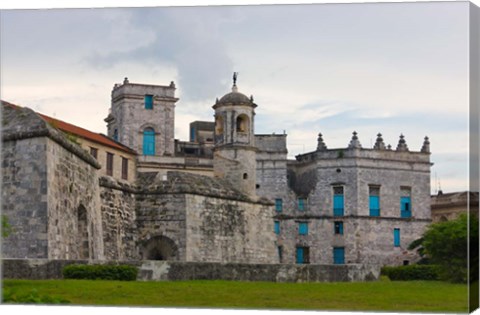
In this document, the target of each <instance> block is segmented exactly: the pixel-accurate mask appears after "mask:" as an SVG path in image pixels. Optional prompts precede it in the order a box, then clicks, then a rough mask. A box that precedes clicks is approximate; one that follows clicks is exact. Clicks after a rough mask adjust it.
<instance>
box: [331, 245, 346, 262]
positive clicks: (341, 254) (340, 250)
mask: <svg viewBox="0 0 480 315" xmlns="http://www.w3.org/2000/svg"><path fill="white" fill-rule="evenodd" d="M333 264H334V265H344V264H345V247H333Z"/></svg>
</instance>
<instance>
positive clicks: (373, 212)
mask: <svg viewBox="0 0 480 315" xmlns="http://www.w3.org/2000/svg"><path fill="white" fill-rule="evenodd" d="M370 216H372V217H378V216H380V197H379V196H370Z"/></svg>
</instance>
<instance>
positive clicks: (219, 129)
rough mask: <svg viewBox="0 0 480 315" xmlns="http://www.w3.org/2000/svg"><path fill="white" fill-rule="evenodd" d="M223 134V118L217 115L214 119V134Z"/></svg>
mask: <svg viewBox="0 0 480 315" xmlns="http://www.w3.org/2000/svg"><path fill="white" fill-rule="evenodd" d="M222 133H223V117H222V116H220V115H218V116H216V117H215V134H217V135H221V134H222Z"/></svg>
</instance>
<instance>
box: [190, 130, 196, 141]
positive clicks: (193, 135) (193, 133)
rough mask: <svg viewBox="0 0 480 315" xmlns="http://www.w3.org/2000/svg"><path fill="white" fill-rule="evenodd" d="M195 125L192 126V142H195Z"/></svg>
mask: <svg viewBox="0 0 480 315" xmlns="http://www.w3.org/2000/svg"><path fill="white" fill-rule="evenodd" d="M195 141H196V140H195V127H190V142H195Z"/></svg>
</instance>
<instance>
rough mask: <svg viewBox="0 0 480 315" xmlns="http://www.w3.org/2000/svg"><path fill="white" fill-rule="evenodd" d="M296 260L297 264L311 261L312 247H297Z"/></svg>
mask: <svg viewBox="0 0 480 315" xmlns="http://www.w3.org/2000/svg"><path fill="white" fill-rule="evenodd" d="M295 261H296V263H297V264H308V263H309V262H310V248H308V247H297V250H296V259H295Z"/></svg>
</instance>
